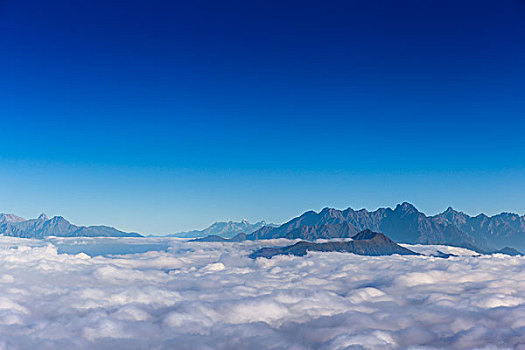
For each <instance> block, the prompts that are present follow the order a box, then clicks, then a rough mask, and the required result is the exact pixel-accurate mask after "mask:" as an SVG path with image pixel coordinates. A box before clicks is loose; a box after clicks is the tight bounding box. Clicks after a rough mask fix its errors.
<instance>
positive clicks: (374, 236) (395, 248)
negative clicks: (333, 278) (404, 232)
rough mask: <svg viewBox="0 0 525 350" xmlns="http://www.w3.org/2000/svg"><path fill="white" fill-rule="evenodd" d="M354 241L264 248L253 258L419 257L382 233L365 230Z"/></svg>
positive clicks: (254, 253)
mask: <svg viewBox="0 0 525 350" xmlns="http://www.w3.org/2000/svg"><path fill="white" fill-rule="evenodd" d="M352 239H353V240H352V241H335V242H325V243H312V242H305V241H301V242H298V243H295V244H294V245H291V246H287V247H276V248H262V249H259V250H257V251H255V252H253V253H252V254H250V257H251V258H254V259H255V258H258V257H264V258H271V257H273V256H275V255H283V254H285V255H298V256H303V255H306V254H307V252H309V251H310V252H340V253H354V254H358V255H370V256H378V255H392V254H400V255H419V254H418V253H415V252H413V251H411V250H409V249H406V248H403V247H401V246H400V245H398V244H397V243H396V242H394V241H392V240H391V239H390V238H388V237H387V236H385V235H384V234H382V233H377V232H372V231H370V230H365V231H362V232H360V233H358V234H357V235H355V236H354V237H352Z"/></svg>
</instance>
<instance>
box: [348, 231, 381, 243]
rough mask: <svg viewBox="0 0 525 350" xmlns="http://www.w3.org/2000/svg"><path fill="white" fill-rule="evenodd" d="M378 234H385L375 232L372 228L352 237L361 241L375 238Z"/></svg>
mask: <svg viewBox="0 0 525 350" xmlns="http://www.w3.org/2000/svg"><path fill="white" fill-rule="evenodd" d="M377 235H383V234H381V233H377V232H373V231H372V230H369V229H366V230H364V231H361V232H359V233H358V234H357V235H355V236H354V237H352V239H353V240H354V241H361V240H367V239H373V238H375V237H376V236H377ZM383 236H384V235H383Z"/></svg>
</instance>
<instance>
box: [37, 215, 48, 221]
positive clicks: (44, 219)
mask: <svg viewBox="0 0 525 350" xmlns="http://www.w3.org/2000/svg"><path fill="white" fill-rule="evenodd" d="M37 220H39V221H47V220H49V218H48V217H47V215H46V214H44V213H42V214H40V215H39V216H38V218H37Z"/></svg>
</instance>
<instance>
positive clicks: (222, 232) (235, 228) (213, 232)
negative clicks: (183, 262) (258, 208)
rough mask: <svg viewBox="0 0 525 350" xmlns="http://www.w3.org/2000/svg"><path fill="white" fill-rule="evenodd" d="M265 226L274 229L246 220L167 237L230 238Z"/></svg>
mask: <svg viewBox="0 0 525 350" xmlns="http://www.w3.org/2000/svg"><path fill="white" fill-rule="evenodd" d="M265 226H269V227H275V225H274V224H267V223H266V222H265V221H259V222H256V223H254V224H251V223H249V222H248V221H247V220H242V221H240V222H234V221H228V222H216V223H214V224H212V225H211V226H210V227H208V228H205V229H204V230H193V231H187V232H179V233H173V234H170V235H168V237H179V238H198V237H206V236H220V237H223V238H232V237H234V236H236V235H238V234H239V233H245V234H250V233H252V232H254V231H257V230H259V229H261V228H263V227H265Z"/></svg>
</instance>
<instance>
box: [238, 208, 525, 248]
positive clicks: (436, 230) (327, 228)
mask: <svg viewBox="0 0 525 350" xmlns="http://www.w3.org/2000/svg"><path fill="white" fill-rule="evenodd" d="M366 229H370V230H372V231H376V232H382V233H384V234H386V235H387V236H388V237H390V238H391V239H392V240H394V241H395V242H398V243H410V244H443V245H453V246H460V247H465V248H472V249H476V250H495V249H502V248H504V247H507V246H508V247H512V248H516V249H518V250H521V251H523V250H524V248H525V217H524V216H519V215H517V214H511V213H502V214H498V215H495V216H491V217H489V216H487V215H484V214H480V215H478V216H474V217H472V216H469V215H467V214H465V213H463V212H460V211H456V210H454V209H452V208H448V209H447V210H446V211H444V212H443V213H440V214H438V215H434V216H427V215H425V214H424V213H422V212H420V211H419V210H417V209H416V208H415V207H414V206H413V205H412V204H410V203H406V202H405V203H402V204H399V205H397V206H396V207H395V208H394V209H391V208H380V209H377V210H376V211H367V210H366V209H361V210H353V209H352V208H348V209H345V210H337V209H333V208H325V209H323V210H322V211H320V212H319V213H317V212H315V211H308V212H306V213H304V214H302V215H301V216H299V217H297V218H294V219H292V220H290V221H288V222H286V223H284V224H283V225H281V226H279V227H263V228H261V229H259V230H257V231H255V232H254V233H252V234H250V235H248V236H247V239H249V240H257V239H273V238H288V239H303V240H308V241H313V240H316V239H331V238H350V237H352V236H354V235H355V234H357V233H358V232H361V231H363V230H366Z"/></svg>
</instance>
